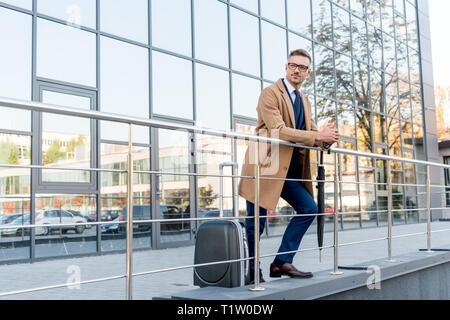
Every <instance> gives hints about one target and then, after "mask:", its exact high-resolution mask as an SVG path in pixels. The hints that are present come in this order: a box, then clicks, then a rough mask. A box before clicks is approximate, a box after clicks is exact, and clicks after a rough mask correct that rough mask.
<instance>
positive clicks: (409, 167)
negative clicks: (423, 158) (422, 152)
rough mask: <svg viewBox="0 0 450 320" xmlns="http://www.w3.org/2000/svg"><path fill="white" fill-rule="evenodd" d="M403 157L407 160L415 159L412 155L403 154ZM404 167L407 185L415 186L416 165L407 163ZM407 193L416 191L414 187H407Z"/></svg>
mask: <svg viewBox="0 0 450 320" xmlns="http://www.w3.org/2000/svg"><path fill="white" fill-rule="evenodd" d="M403 157H404V158H407V159H413V155H412V153H409V152H403ZM403 166H404V174H405V183H406V184H407V185H411V184H415V182H414V181H415V179H414V165H413V164H412V163H408V162H405V163H404V164H403ZM405 189H406V191H414V189H415V187H414V186H406V188H405Z"/></svg>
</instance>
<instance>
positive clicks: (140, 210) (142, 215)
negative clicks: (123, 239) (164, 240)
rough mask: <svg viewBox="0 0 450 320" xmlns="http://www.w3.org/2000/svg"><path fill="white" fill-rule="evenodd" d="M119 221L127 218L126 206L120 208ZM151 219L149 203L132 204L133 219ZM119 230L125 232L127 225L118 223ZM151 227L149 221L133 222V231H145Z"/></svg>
mask: <svg viewBox="0 0 450 320" xmlns="http://www.w3.org/2000/svg"><path fill="white" fill-rule="evenodd" d="M119 219H120V221H126V220H127V207H124V208H123V209H122V212H121V214H120V216H119ZM150 219H151V205H149V204H148V205H134V206H133V221H139V220H150ZM118 227H119V232H123V233H125V232H126V229H127V225H126V224H119V225H118ZM151 228H152V224H151V223H149V222H144V223H139V222H137V223H133V232H145V231H150V230H151Z"/></svg>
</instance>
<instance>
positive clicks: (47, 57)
mask: <svg viewBox="0 0 450 320" xmlns="http://www.w3.org/2000/svg"><path fill="white" fill-rule="evenodd" d="M37 39H38V41H37V71H36V72H37V75H38V76H40V77H44V78H49V79H55V80H61V81H66V82H72V83H77V84H83V85H87V86H91V87H96V84H97V77H96V42H95V34H94V33H90V32H87V31H83V30H80V29H77V28H73V27H69V26H66V25H63V24H59V23H55V22H51V21H47V20H44V19H38V24H37Z"/></svg>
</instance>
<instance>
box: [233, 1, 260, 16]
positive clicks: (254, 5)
mask: <svg viewBox="0 0 450 320" xmlns="http://www.w3.org/2000/svg"><path fill="white" fill-rule="evenodd" d="M230 2H231V3H233V4H235V5H238V6H240V7H242V8H244V9H247V10H249V11H252V12H254V13H258V0H230Z"/></svg>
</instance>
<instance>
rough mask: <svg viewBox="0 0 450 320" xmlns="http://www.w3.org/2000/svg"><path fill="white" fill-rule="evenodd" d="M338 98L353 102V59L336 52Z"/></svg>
mask: <svg viewBox="0 0 450 320" xmlns="http://www.w3.org/2000/svg"><path fill="white" fill-rule="evenodd" d="M336 86H337V96H336V98H337V99H339V100H341V101H343V102H345V103H350V104H352V103H353V77H352V61H351V59H350V58H349V57H347V56H345V55H343V54H339V53H336Z"/></svg>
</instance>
